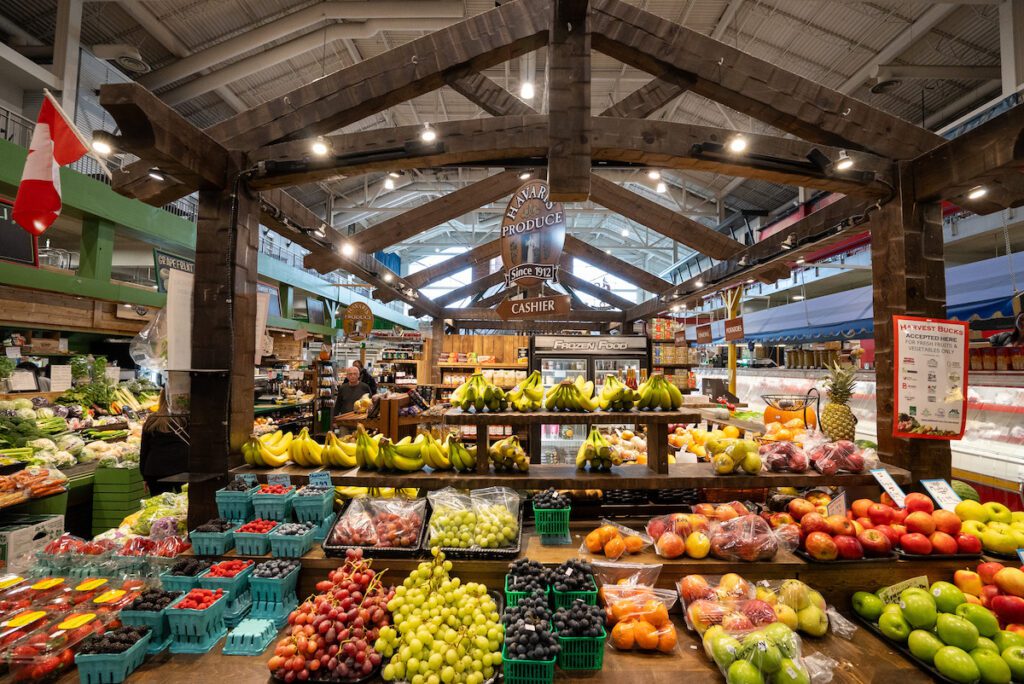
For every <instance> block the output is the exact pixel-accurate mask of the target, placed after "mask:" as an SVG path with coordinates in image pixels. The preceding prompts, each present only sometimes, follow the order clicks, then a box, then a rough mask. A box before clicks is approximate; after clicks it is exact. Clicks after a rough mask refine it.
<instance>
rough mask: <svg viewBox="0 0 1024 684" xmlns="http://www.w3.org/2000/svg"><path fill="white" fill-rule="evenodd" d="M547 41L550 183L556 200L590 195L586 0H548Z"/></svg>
mask: <svg viewBox="0 0 1024 684" xmlns="http://www.w3.org/2000/svg"><path fill="white" fill-rule="evenodd" d="M551 5H552V7H551V11H552V18H551V33H550V39H549V41H548V90H547V92H548V102H549V105H548V113H549V116H548V136H549V139H550V143H549V147H548V149H549V151H548V187H549V192H550V195H551V199H552V200H554V201H556V202H582V201H584V200H586V199H587V197H588V196H589V195H590V26H589V22H588V19H587V17H588V14H589V8H588V5H589V0H552V3H551Z"/></svg>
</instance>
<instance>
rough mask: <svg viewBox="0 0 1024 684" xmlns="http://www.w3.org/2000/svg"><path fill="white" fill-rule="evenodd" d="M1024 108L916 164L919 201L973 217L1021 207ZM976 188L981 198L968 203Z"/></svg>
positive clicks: (1008, 112)
mask: <svg viewBox="0 0 1024 684" xmlns="http://www.w3.org/2000/svg"><path fill="white" fill-rule="evenodd" d="M1022 170H1024V107H1014V108H1013V109H1010V110H1008V111H1006V112H1003V113H1002V114H1000V115H999V116H997V117H995V118H993V119H990V120H989V121H986V122H985V123H983V124H981V125H980V126H978V127H977V128H974V129H972V130H970V131H967V132H966V133H964V134H963V135H960V136H958V137H956V138H954V139H952V140H950V141H948V142H946V143H944V144H942V145H940V146H939V147H937V148H935V149H934V150H932V151H930V152H927V153H925V154H923V155H921V156H920V157H918V158H917V159H915V160H914V162H913V164H912V166H911V173H912V174H913V176H914V179H913V180H914V188H915V192H916V193H917V194H916V197H915V199H916V200H917V201H918V202H936V201H939V200H946V201H948V202H953V203H954V204H957V205H958V206H961V207H963V208H965V209H969V210H970V211H973V212H974V213H976V214H991V213H993V212H995V211H1000V210H1002V209H1006V208H1008V207H1018V206H1021V205H1022V204H1024V174H1022V173H1021V172H1022ZM977 187H982V188H984V189H985V194H984V196H982V197H980V198H978V199H973V200H972V199H970V198H969V197H968V196H967V195H968V193H970V191H971V190H973V189H974V188H977Z"/></svg>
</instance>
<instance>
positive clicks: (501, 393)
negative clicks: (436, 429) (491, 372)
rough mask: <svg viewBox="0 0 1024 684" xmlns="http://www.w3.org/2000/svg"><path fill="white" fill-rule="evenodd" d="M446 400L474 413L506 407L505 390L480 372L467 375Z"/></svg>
mask: <svg viewBox="0 0 1024 684" xmlns="http://www.w3.org/2000/svg"><path fill="white" fill-rule="evenodd" d="M448 401H450V402H451V404H452V406H458V407H459V408H460V409H462V410H463V411H470V410H473V411H474V412H476V413H482V412H484V411H488V412H490V413H494V412H496V411H504V410H505V409H507V408H508V397H507V396H506V395H505V390H503V389H501V388H500V387H498V386H497V385H494V384H492V383H489V382H487V381H486V380H484V376H483V374H482V373H474V374H473V375H471V376H469V380H467V381H466V382H464V383H462V384H461V385H459V386H458V387H456V388H455V389H454V390H452V394H451V397H450V398H449V400H448Z"/></svg>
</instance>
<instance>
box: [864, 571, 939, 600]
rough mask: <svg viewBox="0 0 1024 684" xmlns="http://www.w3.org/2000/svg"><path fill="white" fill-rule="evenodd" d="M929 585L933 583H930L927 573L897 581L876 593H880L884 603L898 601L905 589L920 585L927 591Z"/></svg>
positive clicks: (879, 596) (879, 595)
mask: <svg viewBox="0 0 1024 684" xmlns="http://www.w3.org/2000/svg"><path fill="white" fill-rule="evenodd" d="M929 586H931V585H930V584H929V583H928V577H927V576H926V575H921V576H920V577H911V578H910V579H908V580H903V581H902V582H897V583H896V584H893V585H892V586H889V587H884V588H882V589H879V590H878V591H877V592H875V593H876V594H878V598H880V599H882V603H896V602H897V601H898V599H899V597H900V593H901V592H902V591H903V590H904V589H910V588H911V587H920V588H921V589H924V590H926V591H927V589H928V587H929Z"/></svg>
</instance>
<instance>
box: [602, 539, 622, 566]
mask: <svg viewBox="0 0 1024 684" xmlns="http://www.w3.org/2000/svg"><path fill="white" fill-rule="evenodd" d="M624 553H626V542H624V541H622V537H612V539H610V540H609V541H608V543H606V544H605V545H604V555H606V556H608V557H609V558H611V559H612V560H615V559H616V558H619V557H620V556H622V554H624Z"/></svg>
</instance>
